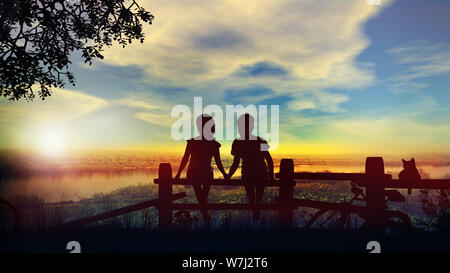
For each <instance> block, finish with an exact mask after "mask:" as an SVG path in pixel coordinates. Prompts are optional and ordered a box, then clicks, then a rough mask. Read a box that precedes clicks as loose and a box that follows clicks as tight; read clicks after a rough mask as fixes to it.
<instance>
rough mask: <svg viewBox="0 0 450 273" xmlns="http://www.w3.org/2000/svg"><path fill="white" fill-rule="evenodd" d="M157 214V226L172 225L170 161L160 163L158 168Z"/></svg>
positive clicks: (162, 227)
mask: <svg viewBox="0 0 450 273" xmlns="http://www.w3.org/2000/svg"><path fill="white" fill-rule="evenodd" d="M158 178H159V185H158V199H159V202H158V206H157V207H158V216H159V219H158V220H159V228H160V229H170V228H171V227H172V198H171V196H172V167H171V166H170V163H160V164H159V170H158Z"/></svg>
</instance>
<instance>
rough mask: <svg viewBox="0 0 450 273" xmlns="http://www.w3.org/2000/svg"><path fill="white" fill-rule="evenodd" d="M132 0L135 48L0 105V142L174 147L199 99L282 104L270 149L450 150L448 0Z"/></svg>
mask: <svg viewBox="0 0 450 273" xmlns="http://www.w3.org/2000/svg"><path fill="white" fill-rule="evenodd" d="M140 2H141V3H142V4H141V5H142V6H143V7H145V8H146V9H147V10H149V11H151V12H152V14H153V15H154V16H155V21H154V23H153V25H151V26H149V27H146V33H147V37H146V40H145V42H144V43H143V44H139V43H133V44H132V45H131V46H128V47H126V48H125V49H123V48H122V47H121V46H119V45H116V46H113V47H111V48H109V49H107V50H105V51H104V55H105V59H104V60H103V61H101V62H95V63H93V65H92V66H89V65H86V64H84V63H83V62H82V60H81V59H80V58H79V56H78V55H77V54H74V55H73V56H72V66H71V70H72V71H73V72H74V74H75V77H76V86H70V85H67V89H64V90H55V91H54V94H53V95H52V96H51V97H49V98H48V99H46V100H45V101H43V102H42V101H40V100H39V99H35V101H33V102H26V101H20V102H9V101H7V100H5V99H4V98H2V99H1V100H0V148H2V149H4V148H8V149H10V148H11V149H37V150H46V149H52V150H53V151H54V152H55V153H58V152H64V151H69V150H83V149H112V150H114V149H116V150H139V149H140V150H159V151H164V150H166V149H169V150H179V149H181V150H182V149H183V146H184V145H185V142H183V141H174V140H173V139H172V138H171V134H170V128H171V125H172V123H173V122H174V121H175V120H176V118H172V117H171V116H170V114H171V109H172V107H173V106H175V105H177V104H186V105H188V106H189V107H193V100H194V96H201V97H202V98H203V104H204V105H207V104H217V105H219V106H222V107H224V108H225V105H227V104H233V105H236V104H243V105H248V104H256V105H260V104H264V105H280V145H279V147H278V149H277V150H276V151H274V152H280V153H309V154H315V153H317V154H325V153H364V154H366V153H374V154H396V153H398V154H411V155H413V154H415V153H446V152H448V151H449V150H450V137H449V136H450V122H449V117H450V95H449V94H450V92H449V91H450V90H449V86H450V77H449V76H450V17H449V16H448V14H450V1H447V0H441V1H439V0H432V1H419V0H397V1H386V0H381V6H371V5H368V4H367V2H366V0H320V1H317V0H295V1H280V0H276V1H275V0H274V1H266V0H250V1H249V0H245V1H242V0H239V1H238V0H220V1H219V0H218V1H215V0H182V1H175V0H174V1H167V0H140ZM223 144H224V150H222V152H224V153H229V142H227V141H224V142H223ZM44 152H45V151H44Z"/></svg>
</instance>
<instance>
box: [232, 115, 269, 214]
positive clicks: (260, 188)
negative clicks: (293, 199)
mask: <svg viewBox="0 0 450 273" xmlns="http://www.w3.org/2000/svg"><path fill="white" fill-rule="evenodd" d="M254 122H255V119H254V118H253V117H252V116H251V115H249V114H245V115H242V116H240V117H239V118H238V121H237V125H238V132H239V135H240V137H239V138H238V139H235V140H234V141H233V145H232V148H231V154H232V155H233V156H234V161H233V164H232V165H231V168H230V173H229V177H231V176H233V174H234V173H235V172H236V169H237V168H238V167H239V163H240V160H241V159H242V171H241V172H242V180H243V181H244V183H245V185H246V186H245V190H246V192H247V197H248V200H249V202H250V204H255V203H256V204H260V203H261V200H262V197H263V195H264V188H265V184H266V183H267V181H268V180H273V179H274V176H273V160H272V157H271V156H270V153H269V151H268V149H269V145H268V144H267V141H265V140H264V139H262V138H260V137H257V136H254V135H253V134H252V131H253V128H254ZM266 162H267V165H266ZM259 213H260V211H259V209H255V210H254V211H253V218H254V219H259Z"/></svg>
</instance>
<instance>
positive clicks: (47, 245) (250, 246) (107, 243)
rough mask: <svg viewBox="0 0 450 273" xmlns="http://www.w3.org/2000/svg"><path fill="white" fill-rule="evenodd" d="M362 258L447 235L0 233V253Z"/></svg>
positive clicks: (420, 248)
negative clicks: (74, 248) (375, 246)
mask: <svg viewBox="0 0 450 273" xmlns="http://www.w3.org/2000/svg"><path fill="white" fill-rule="evenodd" d="M71 241H76V242H78V243H79V245H80V248H81V252H84V253H89V252H91V253H92V252H97V253H98V252H108V253H111V252H112V253H114V252H116V253H126V252H128V253H130V252H131V253H311V252H313V253H317V252H319V253H321V252H333V253H342V252H344V253H368V252H370V251H369V250H368V249H367V244H368V243H369V242H370V241H378V242H379V243H380V247H381V252H383V253H392V252H394V253H411V252H413V253H414V252H415V253H418V252H420V253H424V252H445V253H450V235H449V234H438V233H428V232H422V231H415V232H411V233H408V234H402V235H395V236H394V235H384V236H382V237H377V236H376V235H374V234H370V233H367V232H363V231H358V230H349V231H329V230H265V231H171V232H167V231H148V230H138V229H136V230H129V229H127V230H113V229H105V228H85V229H76V230H65V231H47V232H18V233H13V232H3V233H0V251H1V252H15V253H17V252H56V253H68V252H70V250H68V249H67V244H68V243H69V242H71Z"/></svg>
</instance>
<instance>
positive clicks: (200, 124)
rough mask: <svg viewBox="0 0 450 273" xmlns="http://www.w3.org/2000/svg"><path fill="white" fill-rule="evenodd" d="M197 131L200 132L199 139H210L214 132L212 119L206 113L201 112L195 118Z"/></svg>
mask: <svg viewBox="0 0 450 273" xmlns="http://www.w3.org/2000/svg"><path fill="white" fill-rule="evenodd" d="M196 124H197V131H198V132H199V133H200V136H201V139H206V140H212V139H213V138H214V133H215V132H216V125H215V123H214V119H213V118H212V117H211V116H210V115H208V114H202V115H200V116H198V117H197V120H196Z"/></svg>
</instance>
